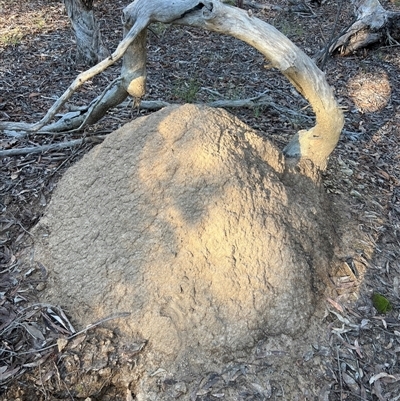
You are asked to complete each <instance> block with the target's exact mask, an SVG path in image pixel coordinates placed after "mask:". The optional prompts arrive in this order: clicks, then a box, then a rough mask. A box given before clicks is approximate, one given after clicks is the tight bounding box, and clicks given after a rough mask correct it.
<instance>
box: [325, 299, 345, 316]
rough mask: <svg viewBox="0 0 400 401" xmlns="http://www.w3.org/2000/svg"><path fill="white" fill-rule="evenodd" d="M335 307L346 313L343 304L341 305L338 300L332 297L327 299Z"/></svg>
mask: <svg viewBox="0 0 400 401" xmlns="http://www.w3.org/2000/svg"><path fill="white" fill-rule="evenodd" d="M326 300H327V301H328V302H329V303H330V304H331V305H332V306H333V307H334V308H335V309H337V310H338V311H339V312H341V313H344V309H343V307H342V305H340V304H339V303H338V302H336V301H334V300H333V299H331V298H327V299H326Z"/></svg>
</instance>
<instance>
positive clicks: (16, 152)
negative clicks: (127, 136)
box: [0, 135, 105, 159]
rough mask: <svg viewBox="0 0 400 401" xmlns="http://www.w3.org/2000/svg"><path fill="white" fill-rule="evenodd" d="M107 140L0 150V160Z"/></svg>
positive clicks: (96, 137)
mask: <svg viewBox="0 0 400 401" xmlns="http://www.w3.org/2000/svg"><path fill="white" fill-rule="evenodd" d="M104 139H105V136H104V135H103V136H90V137H85V138H81V139H74V140H71V141H65V142H60V143H53V144H50V145H41V146H30V147H27V148H16V149H7V150H0V159H2V158H4V157H10V156H21V155H28V154H36V153H44V152H49V151H52V150H59V149H65V148H72V147H74V146H79V145H83V144H84V143H90V142H96V143H98V142H101V141H103V140H104Z"/></svg>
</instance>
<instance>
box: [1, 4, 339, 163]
mask: <svg viewBox="0 0 400 401" xmlns="http://www.w3.org/2000/svg"><path fill="white" fill-rule="evenodd" d="M152 22H163V23H174V24H180V25H189V26H196V27H200V28H203V29H207V30H210V31H214V32H219V33H222V34H228V35H231V36H234V37H236V38H238V39H240V40H242V41H244V42H246V43H248V44H249V45H251V46H253V47H255V48H256V49H257V50H259V51H260V52H261V53H262V54H263V55H264V56H265V57H266V58H267V59H268V60H269V61H270V62H271V64H272V65H273V66H274V67H275V68H277V69H279V70H280V71H281V72H282V73H283V74H284V75H285V76H286V77H287V78H288V79H289V81H290V82H291V83H292V84H293V85H294V86H295V88H296V89H297V90H298V91H299V92H300V94H302V95H303V96H304V97H305V98H306V99H307V100H308V101H309V102H310V104H311V106H312V108H313V110H314V112H315V114H316V125H315V127H312V128H310V129H309V130H302V131H300V132H299V133H298V134H297V135H296V136H295V137H294V138H293V139H292V141H291V142H290V143H289V145H288V146H287V147H286V148H285V153H286V155H287V156H289V157H296V158H307V159H310V160H312V161H313V162H314V164H315V165H316V166H318V167H320V168H321V169H324V168H325V167H326V162H327V158H328V156H329V154H330V153H331V152H332V151H333V149H334V148H335V146H336V144H337V142H338V140H339V135H340V132H341V130H342V127H343V121H344V120H343V113H342V112H341V110H340V109H339V107H338V105H337V103H336V101H335V99H334V95H333V91H332V89H331V88H330V86H329V85H328V84H327V82H326V79H325V76H324V74H323V73H322V72H321V71H320V70H319V69H318V68H317V67H316V65H315V64H314V63H313V61H312V60H311V59H310V58H309V57H308V56H307V55H306V54H305V53H303V52H302V51H301V50H300V49H299V48H297V47H296V46H295V45H294V44H293V43H292V42H291V41H290V40H289V39H288V38H286V37H285V36H284V35H283V34H282V33H280V32H279V31H278V30H277V29H275V28H274V27H272V26H271V25H269V24H267V23H265V22H263V21H261V20H259V19H257V18H254V17H252V16H251V15H249V14H248V13H247V12H246V11H243V10H240V9H238V8H235V7H231V6H227V5H225V4H223V3H221V2H220V1H219V0H152V1H151V2H149V1H148V0H136V1H134V2H133V3H131V4H130V5H128V6H127V7H126V8H125V10H124V29H125V33H126V35H125V38H124V40H123V41H122V42H121V43H120V44H119V45H118V47H117V49H116V50H115V52H114V53H113V54H112V55H111V56H110V57H109V58H107V59H106V60H103V61H102V62H100V63H99V64H97V65H96V66H94V67H92V68H90V69H89V70H87V71H85V72H83V73H81V74H79V75H78V77H77V78H76V79H75V80H74V82H73V83H72V84H71V86H70V87H69V88H68V89H67V90H66V91H65V93H64V94H63V95H62V96H61V97H60V98H59V99H58V100H57V101H56V102H55V104H54V105H53V106H52V107H51V109H50V110H49V111H48V113H47V114H46V116H45V117H44V118H43V119H42V120H41V121H39V122H38V123H36V124H24V123H14V125H13V126H10V125H7V123H0V129H3V130H5V129H9V130H25V131H38V130H40V129H41V128H43V127H46V130H53V129H56V127H57V126H60V124H61V125H64V126H65V124H67V122H66V120H68V119H69V122H71V121H72V120H71V116H69V117H66V119H64V121H61V122H59V123H55V124H56V125H54V124H53V125H49V123H50V121H51V119H52V118H53V117H54V115H55V114H56V113H57V112H58V111H59V109H60V108H61V107H62V106H63V105H64V103H65V102H66V101H67V100H68V99H69V98H70V97H71V95H72V94H73V93H74V92H75V91H76V90H77V89H78V88H79V87H80V86H81V85H83V83H84V82H86V81H87V80H89V79H90V78H92V77H93V76H95V75H96V74H99V73H100V72H102V71H104V70H105V69H106V68H107V67H109V66H110V65H112V64H114V63H115V62H116V61H117V60H118V59H120V58H121V57H123V56H124V61H123V68H122V72H121V79H120V80H119V81H118V84H115V85H111V87H110V88H109V90H108V91H106V93H105V94H104V95H102V97H101V99H100V101H99V100H97V99H96V100H95V101H93V102H92V104H91V106H90V107H89V110H88V112H87V113H88V114H87V115H85V116H74V117H73V119H75V120H76V121H74V124H77V122H79V125H82V124H86V123H87V124H89V123H90V122H92V121H97V120H98V118H99V117H101V116H102V115H104V114H105V112H106V111H107V110H108V109H109V108H111V107H114V106H115V105H117V104H119V103H121V102H122V101H123V100H124V99H125V98H126V97H127V96H128V94H129V95H131V96H132V97H134V98H135V100H136V103H139V102H140V99H141V98H142V97H143V95H144V92H145V82H146V66H145V64H146V47H145V40H146V28H147V26H148V25H149V24H150V23H152ZM124 54H125V55H124ZM77 117H79V118H77ZM57 124H58V125H57ZM79 125H76V127H79ZM76 127H75V128H76ZM69 128H70V129H71V126H70V127H69ZM72 129H73V128H72Z"/></svg>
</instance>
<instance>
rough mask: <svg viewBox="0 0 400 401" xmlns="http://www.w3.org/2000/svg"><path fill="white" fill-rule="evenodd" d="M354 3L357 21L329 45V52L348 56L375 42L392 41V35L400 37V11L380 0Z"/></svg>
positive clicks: (353, 1)
mask: <svg viewBox="0 0 400 401" xmlns="http://www.w3.org/2000/svg"><path fill="white" fill-rule="evenodd" d="M352 3H353V4H354V11H355V16H356V18H355V22H354V23H353V24H352V25H351V26H350V27H349V28H347V29H346V31H345V32H344V33H343V34H342V35H341V36H340V37H339V38H337V39H336V40H335V41H334V42H333V43H332V44H330V45H329V49H328V53H329V54H333V53H334V52H336V51H337V52H339V53H340V54H341V55H344V56H346V55H348V54H351V53H353V52H354V51H356V50H358V49H361V48H364V47H367V46H369V45H372V44H374V43H378V42H381V41H388V42H390V41H392V40H393V38H392V36H393V37H394V38H397V39H398V38H399V36H400V35H399V33H400V12H391V11H387V10H385V9H384V8H383V7H382V5H381V3H380V2H379V0H352ZM391 32H392V36H391V34H390V33H391Z"/></svg>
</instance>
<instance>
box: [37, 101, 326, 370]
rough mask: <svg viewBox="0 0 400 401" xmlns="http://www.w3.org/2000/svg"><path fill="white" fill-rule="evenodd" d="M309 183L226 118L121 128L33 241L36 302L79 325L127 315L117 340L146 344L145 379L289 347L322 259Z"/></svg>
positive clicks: (164, 114)
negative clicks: (269, 344) (42, 273)
mask: <svg viewBox="0 0 400 401" xmlns="http://www.w3.org/2000/svg"><path fill="white" fill-rule="evenodd" d="M304 172H305V171H304ZM304 172H303V173H304ZM309 172H310V174H309V175H310V176H309V177H308V176H307V175H304V174H301V173H299V172H298V171H295V170H294V169H292V170H291V169H289V168H286V167H285V163H284V159H283V157H282V154H281V153H280V151H279V150H277V149H276V148H275V147H274V146H272V145H271V144H270V143H269V142H268V141H266V140H265V139H263V138H261V137H260V136H259V135H258V134H257V133H256V132H254V131H253V130H251V129H250V128H249V127H248V126H246V125H245V124H244V123H242V122H241V121H240V120H238V119H237V118H235V117H233V116H231V115H230V114H229V113H227V112H226V111H223V110H219V109H217V110H215V109H211V108H208V107H200V106H190V105H186V106H181V107H169V108H165V109H163V110H161V111H160V112H157V113H155V114H153V115H151V116H148V117H143V118H141V119H138V120H136V121H134V122H132V123H129V124H127V125H125V126H123V127H122V128H121V129H119V130H117V131H116V132H114V133H113V134H111V135H110V136H109V137H108V138H107V139H106V140H105V141H104V143H102V144H101V145H99V146H97V147H96V148H95V149H93V150H92V151H91V152H90V153H89V154H87V155H86V156H85V157H84V158H83V159H82V160H81V161H80V162H79V163H77V164H76V165H75V166H73V167H72V168H71V169H70V170H69V171H67V173H66V174H65V175H64V177H63V179H62V180H61V181H60V183H59V186H58V188H57V190H56V192H55V194H54V196H53V198H52V201H51V204H50V206H49V208H48V210H47V213H46V215H45V216H44V218H42V219H41V221H40V222H39V224H38V226H37V227H36V228H35V230H34V234H35V237H36V246H35V259H36V260H37V261H39V262H40V263H41V264H43V265H44V266H46V267H47V268H48V269H49V271H50V278H49V284H48V288H47V290H46V292H45V297H46V302H52V303H58V304H61V305H63V306H66V307H67V308H68V310H69V311H71V312H72V311H73V316H74V317H75V318H76V319H77V320H78V323H79V324H81V325H82V326H85V325H87V324H88V323H90V322H93V321H95V320H98V319H100V318H102V317H104V316H106V315H108V314H113V313H119V312H130V313H131V317H130V318H129V319H125V320H124V321H123V322H122V321H121V325H120V329H121V332H122V333H124V335H125V336H127V338H131V339H135V341H137V340H138V339H143V340H145V341H147V347H146V350H147V353H146V369H147V370H148V369H149V367H151V368H152V369H157V368H163V369H167V370H168V371H169V372H172V373H175V372H180V371H182V370H183V369H184V370H185V371H187V370H189V371H191V372H197V371H203V372H204V371H205V370H208V369H211V368H212V367H213V366H214V364H215V361H225V362H226V361H227V360H232V359H233V358H235V353H237V352H240V351H242V350H244V349H248V348H252V347H254V346H255V345H256V344H257V342H258V341H259V340H260V339H261V338H263V337H265V335H269V336H271V335H279V334H286V335H289V336H296V335H299V334H300V333H301V332H302V331H304V330H305V329H306V328H307V326H308V324H309V319H310V317H311V316H312V314H313V313H314V312H315V308H316V304H317V301H318V298H319V296H320V295H321V293H322V291H323V290H324V288H325V285H324V283H325V282H327V279H328V274H329V269H330V268H331V266H332V258H333V238H334V234H333V230H332V228H331V227H332V226H331V224H330V222H329V212H328V211H327V207H326V204H325V198H324V196H323V191H321V190H320V186H319V184H318V176H317V175H315V174H314V175H313V173H312V170H311V169H310V170H309ZM217 364H218V362H217Z"/></svg>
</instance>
